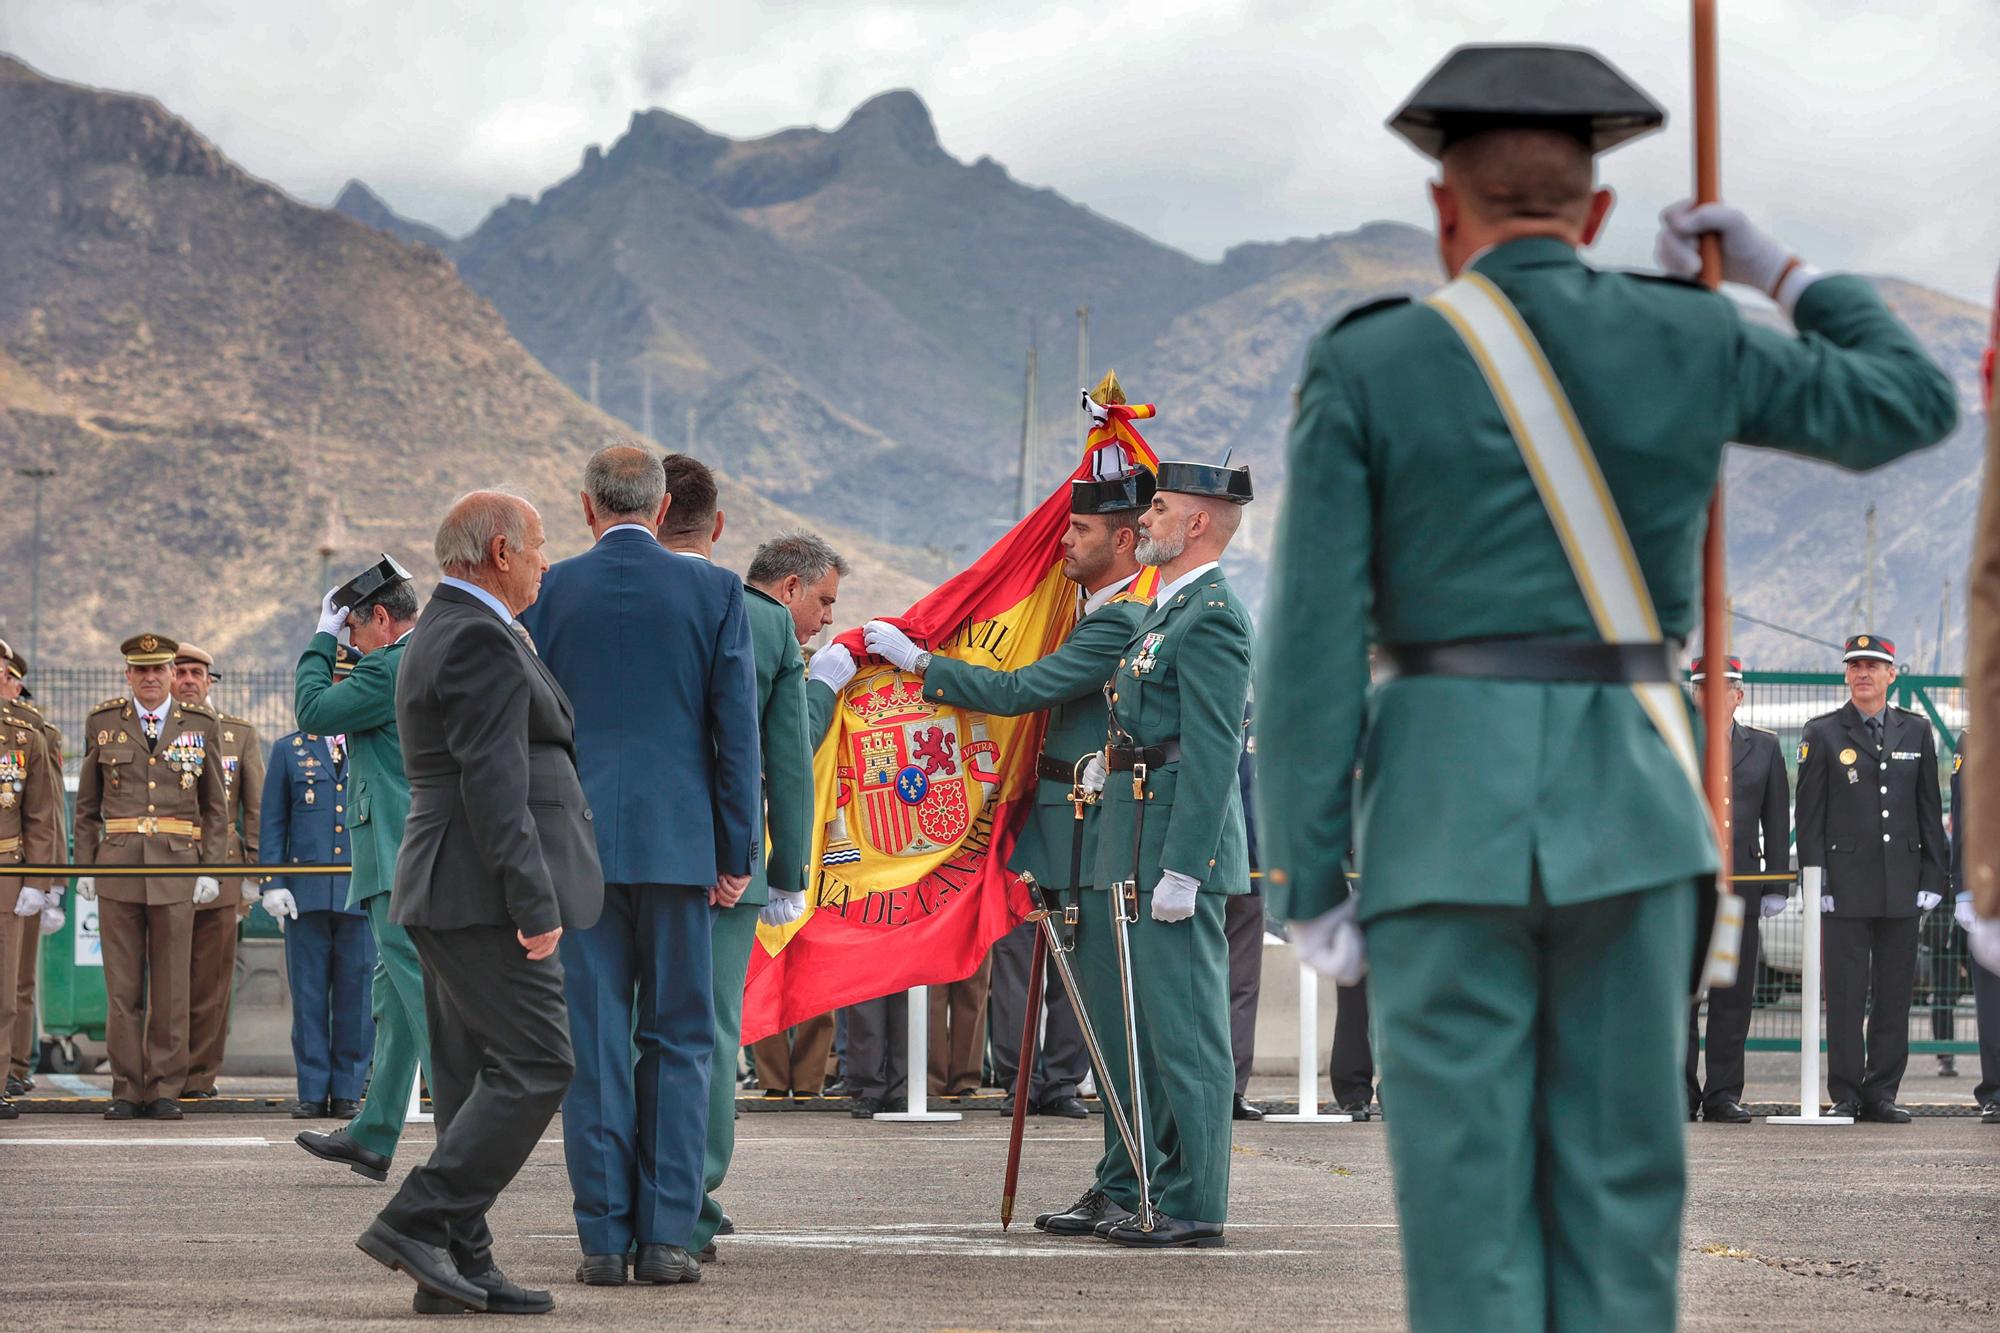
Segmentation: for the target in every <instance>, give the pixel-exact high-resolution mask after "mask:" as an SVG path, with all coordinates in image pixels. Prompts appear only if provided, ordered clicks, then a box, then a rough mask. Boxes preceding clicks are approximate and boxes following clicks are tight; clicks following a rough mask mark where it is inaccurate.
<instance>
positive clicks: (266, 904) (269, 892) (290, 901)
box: [258, 889, 299, 930]
mask: <svg viewBox="0 0 2000 1333" xmlns="http://www.w3.org/2000/svg"><path fill="white" fill-rule="evenodd" d="M258 905H259V906H261V907H262V908H263V909H264V910H265V911H266V912H269V913H270V914H271V915H272V916H273V917H274V918H276V920H277V922H278V929H279V930H283V929H284V928H285V918H286V917H290V918H291V919H292V920H294V921H297V920H298V919H299V903H298V899H296V898H294V897H292V891H291V890H290V889H266V890H264V896H263V898H262V899H261V900H260V902H259V904H258Z"/></svg>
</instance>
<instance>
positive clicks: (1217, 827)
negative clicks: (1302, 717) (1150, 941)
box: [1092, 569, 1250, 893]
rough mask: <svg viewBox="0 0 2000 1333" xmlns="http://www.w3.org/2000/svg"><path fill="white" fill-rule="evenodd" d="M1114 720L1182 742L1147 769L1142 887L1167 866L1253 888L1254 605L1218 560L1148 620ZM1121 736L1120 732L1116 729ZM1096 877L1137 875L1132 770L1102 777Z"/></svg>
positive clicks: (1123, 675) (1144, 734)
mask: <svg viewBox="0 0 2000 1333" xmlns="http://www.w3.org/2000/svg"><path fill="white" fill-rule="evenodd" d="M1111 680H1112V685H1111V688H1112V694H1111V701H1112V703H1111V707H1112V712H1113V714H1114V718H1113V725H1114V726H1116V727H1122V728H1124V730H1125V731H1126V732H1128V733H1129V734H1130V735H1131V737H1132V744H1134V745H1164V744H1165V743H1167V742H1168V741H1178V742H1179V743H1180V747H1181V753H1180V758H1179V760H1178V761H1176V762H1174V763H1170V764H1164V765H1162V766H1161V767H1160V768H1158V769H1156V770H1154V771H1153V772H1152V773H1150V774H1149V775H1148V777H1147V781H1148V785H1149V789H1150V791H1151V799H1149V800H1148V801H1147V803H1146V824H1145V829H1144V833H1145V843H1144V845H1143V846H1142V847H1141V848H1140V854H1139V875H1138V879H1139V892H1141V893H1151V892H1152V891H1153V886H1154V885H1155V884H1157V883H1159V880H1160V872H1161V871H1163V870H1177V871H1179V872H1180V873H1181V874H1183V875H1188V876H1191V877H1192V878H1194V879H1196V880H1198V881H1200V883H1201V889H1202V892H1203V893H1248V892H1249V891H1250V854H1249V850H1248V846H1247V843H1246V842H1245V839H1244V836H1243V791H1242V788H1241V787H1240V786H1239V785H1238V783H1237V778H1236V769H1237V762H1238V761H1239V760H1240V759H1241V758H1242V756H1243V702H1244V700H1245V699H1246V698H1248V697H1249V692H1250V615H1249V613H1248V612H1246V611H1245V610H1244V609H1243V604H1242V603H1241V602H1239V601H1237V600H1236V594H1235V592H1233V591H1232V590H1231V589H1230V587H1229V580H1228V579H1226V578H1224V577H1223V576H1222V571H1221V570H1219V569H1218V570H1213V571H1211V572H1209V573H1207V574H1204V575H1202V576H1201V577H1200V578H1198V579H1196V580H1195V581H1194V582H1193V583H1190V584H1188V585H1187V586H1186V587H1185V588H1182V589H1181V590H1180V591H1178V592H1176V593H1175V594H1174V595H1173V596H1172V597H1169V598H1168V599H1166V601H1164V602H1161V603H1156V604H1155V605H1154V606H1152V607H1151V608H1150V609H1148V611H1147V612H1146V614H1145V616H1144V617H1143V618H1141V619H1140V621H1139V624H1138V625H1137V627H1136V628H1135V629H1134V630H1133V632H1132V640H1131V642H1130V643H1129V644H1128V645H1127V646H1126V648H1125V651H1124V652H1123V653H1122V654H1121V655H1120V657H1119V659H1118V668H1117V672H1116V674H1115V675H1113V676H1112V678H1111ZM1114 739H1115V733H1114ZM1099 806H1100V808H1101V810H1102V811H1103V814H1102V817H1101V818H1100V820H1099V821H1098V826H1097V871H1096V875H1095V877H1094V879H1093V881H1092V882H1093V883H1096V884H1101V885H1107V886H1108V885H1111V884H1115V883H1117V882H1118V881H1120V880H1122V879H1125V878H1126V877H1127V876H1129V875H1131V874H1132V815H1133V804H1132V775H1131V774H1130V773H1112V774H1109V775H1108V776H1107V777H1106V778H1105V780H1104V797H1103V799H1102V800H1101V801H1100V802H1099Z"/></svg>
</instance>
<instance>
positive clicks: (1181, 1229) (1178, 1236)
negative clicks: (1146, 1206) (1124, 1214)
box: [1105, 1212, 1222, 1250]
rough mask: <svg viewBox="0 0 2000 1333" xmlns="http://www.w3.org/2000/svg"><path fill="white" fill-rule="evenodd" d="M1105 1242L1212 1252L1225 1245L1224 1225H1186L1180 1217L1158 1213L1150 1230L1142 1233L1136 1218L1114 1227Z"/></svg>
mask: <svg viewBox="0 0 2000 1333" xmlns="http://www.w3.org/2000/svg"><path fill="white" fill-rule="evenodd" d="M1105 1239H1106V1240H1108V1241H1110V1242H1111V1243H1112V1244H1113V1245H1129V1246H1131V1247H1132V1248H1134V1249H1141V1250H1165V1249H1174V1248H1183V1249H1196V1250H1209V1249H1214V1248H1215V1247H1216V1246H1218V1245H1220V1244H1222V1225H1221V1224H1220V1223H1218V1222H1183V1221H1181V1220H1180V1219H1179V1218H1177V1217H1168V1216H1167V1215H1166V1214H1165V1213H1157V1212H1156V1213H1154V1214H1153V1229H1152V1230H1151V1231H1141V1230H1140V1229H1139V1220H1138V1219H1137V1218H1134V1219H1132V1220H1131V1221H1130V1222H1127V1223H1124V1224H1123V1225H1120V1226H1115V1227H1113V1228H1111V1231H1110V1234H1108V1235H1107V1236H1105Z"/></svg>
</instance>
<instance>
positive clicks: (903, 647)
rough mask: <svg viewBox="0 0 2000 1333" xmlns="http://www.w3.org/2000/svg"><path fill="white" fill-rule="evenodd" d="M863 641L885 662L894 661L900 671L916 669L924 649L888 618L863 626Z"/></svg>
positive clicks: (870, 650) (872, 621) (869, 649)
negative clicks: (887, 619)
mask: <svg viewBox="0 0 2000 1333" xmlns="http://www.w3.org/2000/svg"><path fill="white" fill-rule="evenodd" d="M861 639H862V642H864V643H866V644H867V645H868V651H869V652H871V653H873V654H875V656H877V657H879V658H881V659H882V660H883V661H885V662H893V663H895V665H896V669H897V670H898V671H915V670H916V669H917V659H918V658H919V657H922V656H923V655H924V650H923V649H921V648H919V647H917V645H916V644H915V643H913V642H912V641H911V639H910V636H909V635H907V634H905V633H903V631H901V630H899V629H897V628H896V627H895V626H894V625H891V624H890V623H889V622H888V621H886V620H871V621H869V622H868V623H867V624H866V625H863V626H862V627H861Z"/></svg>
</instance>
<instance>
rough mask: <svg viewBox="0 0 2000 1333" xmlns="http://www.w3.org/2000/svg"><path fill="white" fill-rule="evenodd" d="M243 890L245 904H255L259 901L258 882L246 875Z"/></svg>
mask: <svg viewBox="0 0 2000 1333" xmlns="http://www.w3.org/2000/svg"><path fill="white" fill-rule="evenodd" d="M242 889H243V901H244V902H246V903H254V902H256V901H257V881H256V880H254V879H252V878H250V877H249V876H248V875H245V876H244V877H243V885H242Z"/></svg>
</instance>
